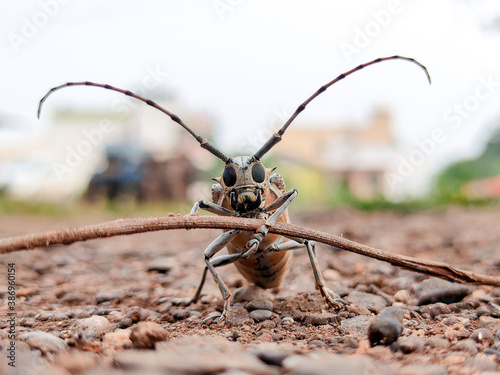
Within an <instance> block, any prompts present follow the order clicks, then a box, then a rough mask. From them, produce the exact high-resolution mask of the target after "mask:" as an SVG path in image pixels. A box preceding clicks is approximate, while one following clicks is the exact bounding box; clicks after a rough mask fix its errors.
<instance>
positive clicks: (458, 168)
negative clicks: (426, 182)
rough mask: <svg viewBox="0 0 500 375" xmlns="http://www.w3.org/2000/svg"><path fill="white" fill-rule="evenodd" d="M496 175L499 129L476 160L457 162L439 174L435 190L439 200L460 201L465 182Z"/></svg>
mask: <svg viewBox="0 0 500 375" xmlns="http://www.w3.org/2000/svg"><path fill="white" fill-rule="evenodd" d="M497 175H500V128H499V129H497V130H495V131H494V132H493V134H492V135H491V137H490V138H489V140H488V143H487V145H486V148H485V150H484V152H483V153H482V154H481V155H480V156H479V157H478V158H476V159H472V160H463V161H460V162H457V163H455V164H452V165H450V166H448V167H447V168H446V169H445V170H444V171H443V172H441V174H440V175H439V176H438V178H437V181H436V186H435V190H436V193H437V196H438V197H439V198H441V199H444V200H450V199H451V200H456V199H462V198H466V197H464V192H463V187H464V185H465V184H466V183H467V182H470V181H473V180H479V179H483V178H486V177H491V176H497Z"/></svg>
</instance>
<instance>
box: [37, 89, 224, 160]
mask: <svg viewBox="0 0 500 375" xmlns="http://www.w3.org/2000/svg"><path fill="white" fill-rule="evenodd" d="M69 86H95V87H101V88H104V89H107V90H112V91H117V92H120V93H122V94H125V95H127V96H130V97H132V98H135V99H137V100H140V101H141V102H144V103H146V104H147V105H150V106H151V107H153V108H156V109H157V110H159V111H161V112H163V113H165V114H166V115H167V116H169V117H170V118H171V119H172V121H175V122H176V123H178V124H179V125H180V126H182V127H183V128H184V129H186V130H187V131H188V133H189V134H191V135H192V136H193V137H194V138H195V139H196V140H197V141H198V143H199V144H200V146H201V147H202V148H204V149H206V150H208V151H210V152H211V153H212V154H214V155H215V156H217V157H218V158H219V159H220V160H222V161H223V162H224V163H226V162H227V161H228V160H229V157H228V156H227V155H225V154H224V153H223V152H221V151H219V150H218V149H217V148H216V147H215V146H214V145H213V143H212V142H210V141H209V140H207V139H205V138H203V137H201V136H200V135H199V134H198V133H196V132H195V131H194V130H193V129H191V128H190V127H189V126H187V125H186V124H185V123H184V122H183V121H182V120H181V119H180V118H179V116H177V115H175V114H173V113H172V112H169V111H167V110H166V109H165V108H163V107H161V106H159V105H158V104H156V103H155V102H154V101H152V100H150V99H146V98H143V97H142V96H139V95H136V94H134V93H133V92H131V91H128V90H122V89H119V88H117V87H114V86H110V85H105V84H102V83H93V82H88V81H86V82H68V83H65V84H63V85H60V86H57V87H53V88H51V89H50V90H49V91H48V92H47V93H46V94H45V95H44V97H43V98H42V99H41V100H40V104H39V105H38V112H37V117H38V118H40V114H41V112H42V105H43V102H44V101H45V100H46V99H47V98H48V97H49V96H50V94H52V93H53V92H54V91H57V90H59V89H62V88H65V87H69Z"/></svg>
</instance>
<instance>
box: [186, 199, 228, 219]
mask: <svg viewBox="0 0 500 375" xmlns="http://www.w3.org/2000/svg"><path fill="white" fill-rule="evenodd" d="M200 208H201V209H202V210H205V211H208V212H211V213H213V214H216V215H221V216H237V215H238V213H237V212H236V211H231V210H228V209H227V208H224V207H222V206H219V205H218V204H215V203H212V202H209V201H197V202H195V203H194V205H193V208H192V209H191V212H190V215H198V210H199V209H200Z"/></svg>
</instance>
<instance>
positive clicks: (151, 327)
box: [130, 322, 168, 349]
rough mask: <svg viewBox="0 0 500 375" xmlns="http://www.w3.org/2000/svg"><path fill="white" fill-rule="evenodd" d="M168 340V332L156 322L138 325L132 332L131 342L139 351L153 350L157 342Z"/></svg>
mask: <svg viewBox="0 0 500 375" xmlns="http://www.w3.org/2000/svg"><path fill="white" fill-rule="evenodd" d="M167 339H168V332H167V330H166V329H165V328H163V327H162V326H161V325H159V324H158V323H154V322H140V323H137V324H136V325H135V326H133V327H132V328H131V331H130V341H132V344H134V346H135V347H136V348H138V349H153V348H154V347H155V344H156V343H157V342H159V341H166V340H167Z"/></svg>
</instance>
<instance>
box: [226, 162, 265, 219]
mask: <svg viewBox="0 0 500 375" xmlns="http://www.w3.org/2000/svg"><path fill="white" fill-rule="evenodd" d="M270 173H271V170H270V169H267V168H265V167H264V165H263V164H262V163H261V162H260V161H259V160H258V159H257V158H255V157H254V156H238V157H235V158H230V159H229V160H228V161H227V162H226V166H225V168H224V171H223V172H222V177H220V178H219V179H217V181H218V182H219V183H220V184H221V186H222V188H223V189H224V194H225V195H226V197H228V198H229V203H230V205H231V207H232V209H233V210H235V211H237V212H239V213H248V212H251V211H255V210H258V209H260V208H263V207H264V205H265V203H266V199H267V192H268V189H269V176H270Z"/></svg>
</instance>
